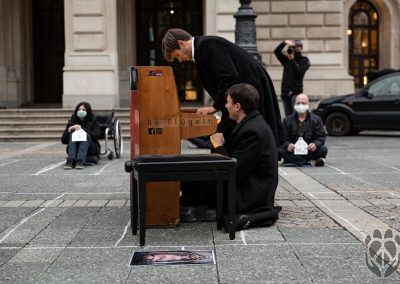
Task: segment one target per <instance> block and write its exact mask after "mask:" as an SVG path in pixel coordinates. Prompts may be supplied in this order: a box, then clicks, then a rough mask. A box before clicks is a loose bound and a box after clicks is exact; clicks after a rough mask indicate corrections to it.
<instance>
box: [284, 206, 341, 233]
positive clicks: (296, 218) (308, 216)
mask: <svg viewBox="0 0 400 284" xmlns="http://www.w3.org/2000/svg"><path fill="white" fill-rule="evenodd" d="M278 227H291V228H299V227H300V228H312V229H317V228H330V229H339V228H341V227H340V226H339V225H337V224H336V222H335V221H333V220H332V219H331V218H329V217H328V216H327V215H326V214H324V213H323V212H322V211H321V210H319V209H318V208H316V207H283V209H282V211H281V213H280V215H279V222H278Z"/></svg>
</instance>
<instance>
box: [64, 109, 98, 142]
mask: <svg viewBox="0 0 400 284" xmlns="http://www.w3.org/2000/svg"><path fill="white" fill-rule="evenodd" d="M75 124H79V125H80V126H81V127H82V129H83V130H85V131H86V133H87V134H89V135H90V138H91V139H92V142H94V143H96V145H98V146H99V149H100V144H99V142H98V140H99V138H100V136H101V129H100V125H99V123H98V122H97V121H96V117H95V116H91V118H89V119H87V118H85V119H84V120H83V121H82V120H81V119H80V118H79V117H77V116H76V114H73V115H72V116H71V118H70V120H68V123H67V126H66V127H65V130H64V132H63V134H62V137H61V142H62V143H63V144H68V139H69V134H70V133H69V132H68V128H69V127H70V126H72V125H75Z"/></svg>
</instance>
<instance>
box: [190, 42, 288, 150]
mask: <svg viewBox="0 0 400 284" xmlns="http://www.w3.org/2000/svg"><path fill="white" fill-rule="evenodd" d="M194 60H195V62H196V66H197V70H198V73H199V75H200V79H201V81H202V84H203V87H204V88H205V89H206V90H207V92H208V93H209V94H210V96H211V97H212V98H213V99H214V105H213V106H214V108H215V109H217V110H220V111H221V112H222V119H221V123H220V125H219V128H220V129H219V131H220V130H221V128H224V127H230V131H228V132H231V131H232V129H233V128H234V127H235V124H234V122H232V120H229V115H228V111H227V110H226V108H225V104H226V99H225V92H226V90H227V89H228V88H229V87H231V86H232V85H234V84H238V83H248V84H251V85H253V86H254V87H255V88H256V89H257V90H258V92H259V95H260V106H259V111H260V113H261V114H262V116H263V117H264V118H265V121H266V122H267V123H268V125H269V126H270V127H271V129H272V131H273V136H274V137H275V140H276V142H277V145H279V144H280V143H279V141H281V139H282V122H281V116H280V112H279V106H278V100H277V98H276V93H275V89H274V86H273V84H272V81H271V78H270V77H269V75H268V73H267V72H266V71H265V69H264V67H263V66H262V64H261V62H259V61H257V60H256V59H255V58H254V57H253V56H252V55H251V54H250V53H248V52H247V51H245V50H244V49H242V48H240V47H239V46H237V45H235V44H233V43H232V42H230V41H228V40H226V39H224V38H221V37H216V36H201V37H195V38H194ZM220 132H222V133H224V136H225V135H226V131H220Z"/></svg>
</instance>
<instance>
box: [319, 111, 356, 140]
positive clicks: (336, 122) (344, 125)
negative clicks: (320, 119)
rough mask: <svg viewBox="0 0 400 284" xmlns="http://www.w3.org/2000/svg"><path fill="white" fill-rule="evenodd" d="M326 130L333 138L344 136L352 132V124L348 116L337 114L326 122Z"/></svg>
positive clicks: (332, 115)
mask: <svg viewBox="0 0 400 284" xmlns="http://www.w3.org/2000/svg"><path fill="white" fill-rule="evenodd" d="M325 126H326V130H327V131H328V133H329V135H332V136H344V135H347V134H349V133H350V131H351V122H350V119H349V118H348V117H347V115H345V114H343V113H340V112H335V113H331V114H330V115H328V117H327V118H326V121H325Z"/></svg>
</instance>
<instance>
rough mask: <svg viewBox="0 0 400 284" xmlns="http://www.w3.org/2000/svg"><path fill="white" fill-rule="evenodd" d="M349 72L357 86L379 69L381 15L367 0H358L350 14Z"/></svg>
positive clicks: (348, 32) (360, 85) (364, 82)
mask: <svg viewBox="0 0 400 284" xmlns="http://www.w3.org/2000/svg"><path fill="white" fill-rule="evenodd" d="M347 35H348V38H349V73H350V74H351V75H352V76H354V83H355V87H356V88H361V87H362V86H364V85H365V84H367V77H366V74H367V73H368V71H370V70H376V69H379V15H378V12H377V10H376V8H375V7H374V6H373V5H372V4H371V3H370V2H369V1H366V0H358V1H357V2H355V3H354V5H353V6H352V7H351V10H350V15H349V27H348V30H347Z"/></svg>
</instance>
